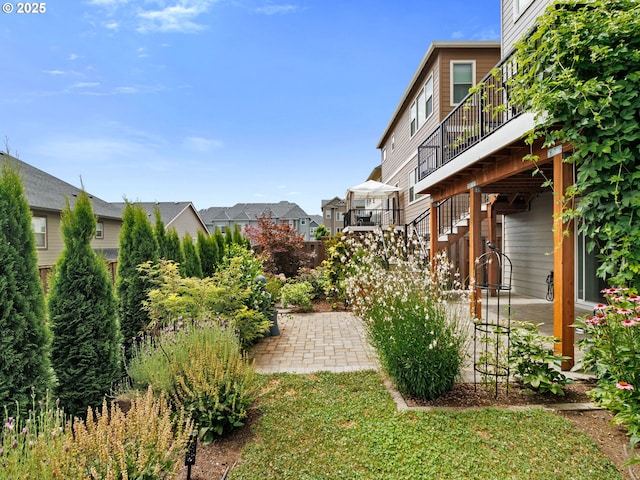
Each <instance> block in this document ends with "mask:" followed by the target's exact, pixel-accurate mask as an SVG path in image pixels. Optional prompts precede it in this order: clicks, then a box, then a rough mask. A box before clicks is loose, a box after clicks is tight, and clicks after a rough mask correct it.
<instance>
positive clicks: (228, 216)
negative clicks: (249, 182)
mask: <svg viewBox="0 0 640 480" xmlns="http://www.w3.org/2000/svg"><path fill="white" fill-rule="evenodd" d="M269 213H271V216H272V218H273V219H297V218H310V216H309V215H307V213H306V212H305V211H304V210H303V209H302V208H300V207H299V206H298V204H296V203H291V202H287V201H286V200H283V201H281V202H278V203H236V204H235V205H234V206H232V207H210V208H206V209H204V210H200V216H201V217H202V219H203V220H204V222H205V223H208V224H211V223H214V222H220V221H229V220H236V221H237V220H255V219H256V218H259V217H261V216H262V215H269Z"/></svg>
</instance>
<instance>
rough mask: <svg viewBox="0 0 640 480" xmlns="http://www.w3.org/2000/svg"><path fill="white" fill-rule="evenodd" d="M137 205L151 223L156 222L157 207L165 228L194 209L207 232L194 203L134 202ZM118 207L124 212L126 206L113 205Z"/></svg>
mask: <svg viewBox="0 0 640 480" xmlns="http://www.w3.org/2000/svg"><path fill="white" fill-rule="evenodd" d="M133 203H135V204H136V205H140V206H141V207H142V208H143V209H144V210H145V211H146V212H147V215H148V216H149V220H150V221H151V223H154V222H155V221H156V214H155V208H156V206H157V207H158V208H159V209H160V218H161V219H162V223H164V225H165V227H168V226H169V225H171V222H173V221H174V220H175V219H176V218H177V217H178V216H179V215H180V214H181V213H182V212H184V211H185V210H187V209H188V208H189V207H191V208H193V212H194V214H195V215H196V216H197V217H199V218H200V221H201V222H202V228H203V229H205V230H206V225H205V224H204V222H203V221H202V217H201V216H200V213H199V212H198V210H196V207H194V206H193V203H192V202H133ZM113 205H114V206H116V207H118V208H119V209H120V211H124V207H125V205H126V203H125V202H116V203H114V204H113Z"/></svg>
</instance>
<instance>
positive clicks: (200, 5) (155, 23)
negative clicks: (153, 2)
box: [137, 0, 213, 33]
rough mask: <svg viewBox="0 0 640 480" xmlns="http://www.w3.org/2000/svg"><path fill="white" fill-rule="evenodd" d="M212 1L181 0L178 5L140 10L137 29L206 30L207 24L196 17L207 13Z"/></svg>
mask: <svg viewBox="0 0 640 480" xmlns="http://www.w3.org/2000/svg"><path fill="white" fill-rule="evenodd" d="M212 3H213V1H212V0H181V1H179V2H178V3H177V4H176V5H172V6H168V7H164V8H161V9H159V10H147V11H140V12H138V15H137V17H138V19H139V20H140V24H139V26H138V28H137V30H138V31H139V32H140V33H149V32H181V33H194V32H198V31H201V30H204V29H205V28H206V26H205V25H203V24H200V23H197V22H196V19H197V17H199V16H200V15H202V14H204V13H207V12H208V11H209V9H210V8H211V5H212Z"/></svg>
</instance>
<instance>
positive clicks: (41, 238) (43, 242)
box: [31, 215, 47, 249]
mask: <svg viewBox="0 0 640 480" xmlns="http://www.w3.org/2000/svg"><path fill="white" fill-rule="evenodd" d="M31 227H32V228H33V233H34V234H35V237H36V248H42V249H44V248H47V217H38V216H35V215H34V216H33V217H31Z"/></svg>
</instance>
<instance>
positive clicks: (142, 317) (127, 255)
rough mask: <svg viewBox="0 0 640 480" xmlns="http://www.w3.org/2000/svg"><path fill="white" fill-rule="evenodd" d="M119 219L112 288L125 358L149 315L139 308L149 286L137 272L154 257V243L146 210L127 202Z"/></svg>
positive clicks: (146, 322) (156, 258)
mask: <svg viewBox="0 0 640 480" xmlns="http://www.w3.org/2000/svg"><path fill="white" fill-rule="evenodd" d="M122 221H123V223H122V230H121V231H120V250H119V256H118V281H117V284H116V291H117V295H118V314H119V318H120V329H121V331H122V338H123V345H124V351H125V358H127V359H128V358H130V357H131V355H132V346H133V343H134V340H135V338H136V337H138V336H139V334H140V333H141V332H142V331H143V330H144V329H145V327H146V326H147V325H148V324H149V315H148V313H147V311H146V310H144V309H143V308H142V302H143V300H145V299H146V298H147V293H148V291H149V289H150V288H151V285H150V283H149V280H148V279H145V278H143V277H142V276H141V275H140V272H138V265H140V264H141V263H144V262H147V261H151V262H156V261H157V260H158V244H157V242H156V239H155V237H154V234H153V228H152V227H151V223H150V222H149V219H148V217H147V213H146V212H145V210H144V209H143V208H142V207H141V206H140V205H137V204H134V203H131V202H127V203H126V205H125V208H124V212H123V214H122Z"/></svg>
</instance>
